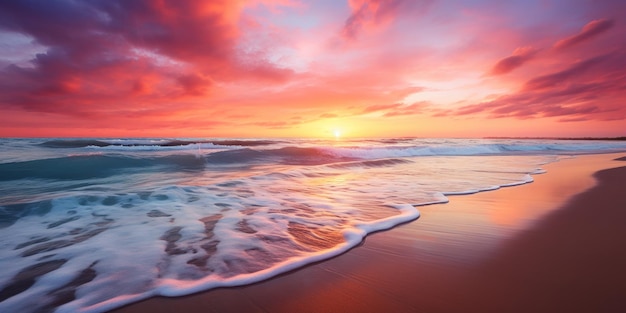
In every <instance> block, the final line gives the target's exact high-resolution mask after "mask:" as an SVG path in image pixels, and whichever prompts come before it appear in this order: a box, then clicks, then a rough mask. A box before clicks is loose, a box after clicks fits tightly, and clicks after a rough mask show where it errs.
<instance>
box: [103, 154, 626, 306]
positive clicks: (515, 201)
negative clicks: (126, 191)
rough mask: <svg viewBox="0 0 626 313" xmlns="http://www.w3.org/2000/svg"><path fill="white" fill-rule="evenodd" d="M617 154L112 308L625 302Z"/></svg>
mask: <svg viewBox="0 0 626 313" xmlns="http://www.w3.org/2000/svg"><path fill="white" fill-rule="evenodd" d="M623 156H624V155H623V154H603V155H587V156H578V157H575V158H571V159H564V160H561V161H559V162H556V163H552V164H549V165H546V166H545V167H544V168H545V169H546V170H547V171H548V173H547V174H541V175H535V176H534V179H535V182H534V183H531V184H525V185H522V186H517V187H508V188H502V189H499V190H496V191H490V192H483V193H477V194H474V195H465V196H452V197H450V203H448V204H442V205H431V206H425V207H420V208H419V210H420V212H421V217H420V218H419V219H418V220H416V221H413V222H410V223H407V224H404V225H401V226H398V227H396V228H394V229H391V230H388V231H383V232H378V233H375V234H372V235H370V236H368V237H367V238H366V240H365V241H364V242H363V244H361V245H360V246H358V247H356V248H354V249H352V250H350V251H348V252H347V253H345V254H342V255H340V256H338V257H335V258H333V259H330V260H327V261H324V262H320V263H317V264H312V265H309V266H306V267H304V268H301V269H299V270H296V271H292V272H290V273H286V274H283V275H280V276H278V277H275V278H273V279H270V280H267V281H263V282H260V283H257V284H253V285H249V286H242V287H235V288H221V289H215V290H210V291H206V292H203V293H199V294H195V295H191V296H186V297H179V298H162V297H156V298H152V299H148V300H145V301H142V302H139V303H135V304H132V305H129V306H126V307H123V308H120V309H118V310H115V311H114V312H118V313H122V312H126V313H137V312H625V311H626V301H624V299H626V268H625V267H624V264H626V241H625V240H624V238H626V227H624V223H625V222H626V197H624V191H626V189H624V181H626V166H625V165H626V162H623V161H624V160H625V159H624V157H623ZM620 157H621V158H622V161H617V160H615V159H617V158H620Z"/></svg>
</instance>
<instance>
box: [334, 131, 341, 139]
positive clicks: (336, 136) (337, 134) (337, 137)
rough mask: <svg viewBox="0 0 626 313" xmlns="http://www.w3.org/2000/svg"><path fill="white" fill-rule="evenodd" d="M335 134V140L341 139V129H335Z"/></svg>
mask: <svg viewBox="0 0 626 313" xmlns="http://www.w3.org/2000/svg"><path fill="white" fill-rule="evenodd" d="M333 134H334V135H335V139H339V138H341V130H340V129H335V130H334V131H333Z"/></svg>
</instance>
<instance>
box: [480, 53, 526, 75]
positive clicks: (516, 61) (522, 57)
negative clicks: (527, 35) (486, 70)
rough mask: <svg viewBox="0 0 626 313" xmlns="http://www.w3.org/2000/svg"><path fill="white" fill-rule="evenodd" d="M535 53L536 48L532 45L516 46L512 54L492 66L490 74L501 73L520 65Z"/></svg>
mask: <svg viewBox="0 0 626 313" xmlns="http://www.w3.org/2000/svg"><path fill="white" fill-rule="evenodd" d="M536 54H537V50H536V49H534V48H532V47H523V48H517V49H516V50H515V51H514V52H513V55H511V56H509V57H506V58H504V59H502V60H500V61H498V63H496V65H494V66H493V68H492V69H491V71H490V73H491V75H502V74H506V73H509V72H511V71H513V70H514V69H516V68H518V67H520V66H522V65H523V64H524V63H526V62H528V61H529V60H531V59H532V58H534V57H535V55H536Z"/></svg>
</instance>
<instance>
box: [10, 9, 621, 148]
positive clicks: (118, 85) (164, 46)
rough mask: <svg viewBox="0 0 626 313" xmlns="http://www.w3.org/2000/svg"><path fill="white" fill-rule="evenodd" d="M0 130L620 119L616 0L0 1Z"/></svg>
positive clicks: (602, 128) (520, 129)
mask: <svg viewBox="0 0 626 313" xmlns="http://www.w3.org/2000/svg"><path fill="white" fill-rule="evenodd" d="M0 109H1V110H2V114H1V115H0V136H3V137H329V136H334V135H335V134H337V135H339V134H341V135H342V136H345V137H492V136H497V137H581V136H582V137H599V136H600V137H604V136H609V137H613V136H625V135H626V1H623V0H602V1H597V0H523V1H486V0H449V1H446V0H318V1H304V0H250V1H245V0H234V1H233V0H230V1H226V0H213V1H179V0H152V1H148V0H145V1H144V0H83V1H80V0H48V1H35V0H3V1H0Z"/></svg>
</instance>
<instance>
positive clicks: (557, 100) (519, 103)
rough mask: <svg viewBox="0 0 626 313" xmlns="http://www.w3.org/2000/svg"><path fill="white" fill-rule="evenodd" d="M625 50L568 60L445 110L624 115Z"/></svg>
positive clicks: (567, 118)
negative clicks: (514, 87)
mask: <svg viewBox="0 0 626 313" xmlns="http://www.w3.org/2000/svg"><path fill="white" fill-rule="evenodd" d="M625 71H626V52H625V51H622V50H618V51H614V52H612V53H608V54H604V55H600V56H595V57H591V58H588V59H586V60H583V61H580V62H576V63H574V64H571V65H570V66H569V67H568V68H566V69H565V70H562V71H558V72H554V73H550V74H547V75H542V76H538V77H535V78H533V79H530V80H528V81H527V82H526V83H525V84H524V86H523V88H522V89H520V90H519V91H518V92H514V93H511V94H507V95H503V96H500V97H499V98H496V99H495V100H492V101H487V102H483V103H478V104H471V105H467V106H463V107H460V108H459V109H456V110H452V111H448V112H447V114H452V115H473V114H488V115H489V116H490V117H493V118H501V117H516V118H520V119H527V118H537V117H562V120H563V121H575V120H613V119H623V118H626V107H624V106H623V103H624V101H625V100H626V95H624V90H625V89H626V76H624V75H623V73H624V72H625Z"/></svg>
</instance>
